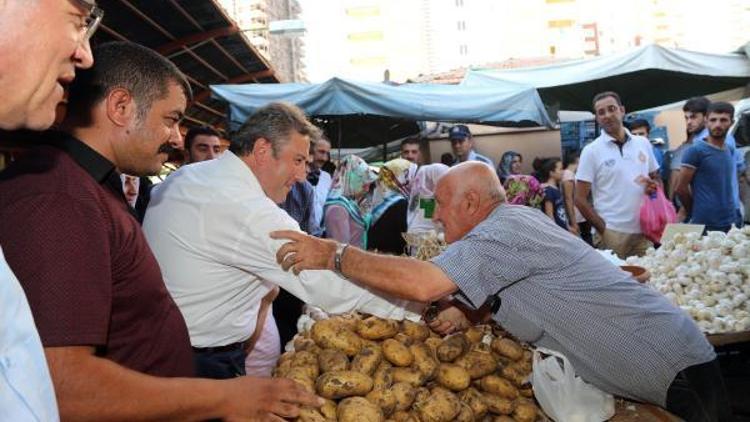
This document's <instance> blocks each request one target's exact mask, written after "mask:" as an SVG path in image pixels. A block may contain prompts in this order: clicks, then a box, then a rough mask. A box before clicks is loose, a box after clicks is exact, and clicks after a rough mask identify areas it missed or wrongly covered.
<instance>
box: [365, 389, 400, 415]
mask: <svg viewBox="0 0 750 422" xmlns="http://www.w3.org/2000/svg"><path fill="white" fill-rule="evenodd" d="M365 398H366V399H367V400H370V401H371V402H373V403H375V404H377V405H378V406H380V410H382V411H383V414H384V415H386V416H387V415H390V414H391V413H393V411H394V410H395V409H396V395H395V394H394V393H393V390H391V389H387V390H372V391H370V392H369V393H367V395H366V396H365Z"/></svg>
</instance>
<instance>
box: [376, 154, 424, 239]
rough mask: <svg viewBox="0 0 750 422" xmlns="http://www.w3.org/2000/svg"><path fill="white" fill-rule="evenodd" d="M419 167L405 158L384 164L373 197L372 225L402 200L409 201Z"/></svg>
mask: <svg viewBox="0 0 750 422" xmlns="http://www.w3.org/2000/svg"><path fill="white" fill-rule="evenodd" d="M416 173H417V165H416V164H414V163H412V162H411V161H408V160H404V159H403V158H396V159H395V160H391V161H388V162H386V163H385V164H383V167H382V168H381V169H380V174H379V175H378V180H377V182H376V185H375V186H376V187H375V192H374V193H373V197H372V224H375V222H376V221H377V220H378V219H379V218H380V217H381V216H382V215H383V214H384V213H385V212H386V211H387V210H388V208H389V207H390V206H391V205H393V204H395V203H396V202H398V201H399V200H400V199H408V198H409V192H410V191H411V184H412V182H413V180H414V176H415V174H416Z"/></svg>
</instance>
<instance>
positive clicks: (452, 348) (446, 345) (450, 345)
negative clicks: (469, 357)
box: [437, 333, 469, 362]
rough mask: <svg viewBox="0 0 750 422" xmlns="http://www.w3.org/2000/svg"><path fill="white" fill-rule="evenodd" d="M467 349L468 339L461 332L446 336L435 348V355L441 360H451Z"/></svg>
mask: <svg viewBox="0 0 750 422" xmlns="http://www.w3.org/2000/svg"><path fill="white" fill-rule="evenodd" d="M467 350H469V341H468V340H466V336H464V335H463V334H462V333H459V334H454V335H452V336H450V337H446V338H445V340H443V342H442V343H440V346H438V348H437V357H438V359H440V361H441V362H453V361H454V360H456V358H458V357H459V356H461V355H463V354H464V353H465V352H466V351H467Z"/></svg>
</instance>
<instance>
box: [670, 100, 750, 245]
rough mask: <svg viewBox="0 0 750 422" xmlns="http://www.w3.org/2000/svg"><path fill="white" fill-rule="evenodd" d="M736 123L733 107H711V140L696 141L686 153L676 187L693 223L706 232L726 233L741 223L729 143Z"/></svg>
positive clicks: (709, 135)
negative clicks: (731, 129) (730, 133)
mask: <svg viewBox="0 0 750 422" xmlns="http://www.w3.org/2000/svg"><path fill="white" fill-rule="evenodd" d="M733 120H734V107H733V106H732V105H731V104H729V103H725V102H716V103H712V104H711V105H709V106H708V111H707V113H706V126H707V129H708V137H706V138H704V139H703V140H700V139H699V140H697V141H696V142H694V143H693V145H692V146H691V147H690V148H688V149H687V150H686V151H685V154H684V156H683V157H682V169H681V170H680V179H679V183H678V185H677V195H679V198H680V201H681V202H682V205H683V206H684V207H685V209H686V211H687V212H688V215H690V216H691V217H690V222H691V223H694V224H705V226H706V230H707V231H714V230H717V231H723V232H727V231H729V229H730V228H731V227H732V224H737V223H738V220H739V215H738V209H737V203H736V202H735V194H734V190H735V184H734V183H733V180H734V179H736V177H737V170H736V169H737V168H736V165H735V158H734V155H735V151H734V150H735V148H734V147H733V146H730V145H729V144H728V143H727V142H726V137H727V132H728V131H729V128H730V127H731V126H732V122H733Z"/></svg>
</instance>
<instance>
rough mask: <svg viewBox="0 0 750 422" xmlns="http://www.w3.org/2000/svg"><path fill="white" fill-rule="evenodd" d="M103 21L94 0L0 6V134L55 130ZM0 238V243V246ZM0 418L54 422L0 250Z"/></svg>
mask: <svg viewBox="0 0 750 422" xmlns="http://www.w3.org/2000/svg"><path fill="white" fill-rule="evenodd" d="M102 16H103V12H102V11H101V9H99V8H97V7H96V5H95V4H94V2H93V0H90V1H84V0H37V1H29V0H6V1H0V28H2V32H0V97H2V101H0V129H4V130H14V129H24V128H27V129H35V130H43V129H47V128H48V127H50V126H51V125H52V123H53V122H54V119H55V108H56V106H57V104H58V103H59V102H60V101H61V100H62V98H63V87H64V86H65V85H67V84H69V83H70V82H71V81H72V80H73V78H74V76H75V70H76V68H79V69H84V68H88V67H91V65H92V64H93V57H92V55H91V48H90V46H89V39H90V38H91V35H92V34H93V33H94V31H95V30H96V27H97V26H98V25H99V22H100V21H101V19H102ZM2 240H3V239H1V238H0V244H1V243H2ZM0 417H1V418H2V419H3V420H14V421H56V420H59V415H58V411H57V403H56V401H55V393H54V390H53V387H52V383H51V381H50V375H49V371H48V368H47V362H46V360H45V356H44V353H43V351H42V345H41V343H40V340H39V335H38V333H37V331H36V327H35V325H34V320H33V318H32V315H31V312H30V309H29V305H28V301H27V300H26V296H25V295H24V292H23V290H22V289H21V286H20V285H19V283H18V280H17V278H16V277H15V275H14V274H13V272H11V269H10V268H9V267H8V265H7V263H6V262H5V258H4V255H3V252H2V249H0Z"/></svg>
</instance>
